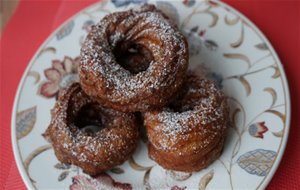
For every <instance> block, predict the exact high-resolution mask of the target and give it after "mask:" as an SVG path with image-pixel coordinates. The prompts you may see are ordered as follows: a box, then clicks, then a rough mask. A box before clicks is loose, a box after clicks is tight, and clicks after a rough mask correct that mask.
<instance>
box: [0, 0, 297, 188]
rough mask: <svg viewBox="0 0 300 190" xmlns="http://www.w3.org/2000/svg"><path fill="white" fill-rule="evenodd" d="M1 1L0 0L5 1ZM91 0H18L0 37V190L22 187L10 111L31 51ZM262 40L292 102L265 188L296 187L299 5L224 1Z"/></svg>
mask: <svg viewBox="0 0 300 190" xmlns="http://www.w3.org/2000/svg"><path fill="white" fill-rule="evenodd" d="M4 1H5V0H4ZM94 2H96V0H85V1H83V0H82V1H81V0H45V1H33V0H32V1H29V0H27V1H26V0H21V2H20V3H19V5H18V7H17V10H16V11H15V13H14V15H13V16H12V18H11V19H10V21H9V22H8V24H7V25H6V27H5V28H4V30H3V33H2V36H1V38H0V42H1V46H0V60H1V67H0V73H1V75H0V76H1V77H0V82H1V86H0V87H1V88H0V98H1V99H0V101H1V102H0V105H1V113H0V121H1V124H0V143H1V144H0V151H1V154H0V156H1V162H0V163H1V165H0V168H1V172H0V174H1V176H0V180H1V181H0V189H9V190H11V189H26V188H25V185H24V183H23V181H22V179H21V177H20V174H19V172H18V169H17V166H16V163H15V161H14V157H13V153H12V144H11V137H10V128H11V123H10V119H11V112H12V105H13V100H14V96H15V93H16V90H17V87H18V84H19V81H20V79H21V76H22V74H23V72H24V70H25V68H26V66H27V64H28V63H29V61H30V59H31V57H32V56H33V55H34V53H35V51H36V50H37V49H38V47H39V46H40V45H41V44H42V42H43V41H44V40H45V39H46V38H47V36H48V35H49V34H50V33H51V32H52V31H53V30H55V29H56V28H57V27H59V25H60V24H61V23H63V21H65V20H66V19H67V18H69V17H70V16H72V15H73V14H75V13H76V12H77V11H79V10H81V9H83V8H84V7H87V6H88V5H90V4H92V3H94ZM224 2H226V3H228V4H229V5H231V6H233V7H234V8H236V9H237V10H239V11H240V12H242V13H243V14H245V15H246V16H247V17H248V18H249V19H250V20H252V21H253V22H254V23H255V24H256V25H257V26H258V28H260V29H261V30H262V32H263V33H264V34H265V35H266V36H267V38H268V39H269V40H270V42H271V43H272V45H273V46H274V48H275V50H276V51H277V53H278V55H279V57H280V59H281V61H282V64H283V66H284V69H285V72H286V75H287V78H288V82H289V87H290V92H291V99H292V120H291V127H290V135H289V140H288V144H287V147H286V151H285V154H284V156H283V159H282V161H281V164H280V166H279V168H278V170H277V172H276V174H275V176H274V178H273V179H272V181H271V182H270V184H269V185H268V187H267V189H300V181H299V179H298V178H299V176H300V151H299V150H300V141H299V140H298V137H300V136H299V135H300V122H299V121H300V120H299V119H297V115H298V117H299V114H300V111H299V102H300V80H299V77H297V75H298V72H299V71H300V64H299V63H300V55H299V54H300V1H298V0H287V1H283V0H224Z"/></svg>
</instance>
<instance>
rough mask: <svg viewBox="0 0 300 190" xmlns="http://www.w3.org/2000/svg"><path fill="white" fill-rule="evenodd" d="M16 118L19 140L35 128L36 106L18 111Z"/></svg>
mask: <svg viewBox="0 0 300 190" xmlns="http://www.w3.org/2000/svg"><path fill="white" fill-rule="evenodd" d="M16 120H17V121H16V125H17V126H16V128H17V139H18V140H19V139H21V138H23V137H25V136H26V135H28V134H29V133H30V132H31V130H32V129H33V127H34V124H35V121H36V106H34V107H32V108H28V109H26V110H23V111H20V112H18V113H17V118H16Z"/></svg>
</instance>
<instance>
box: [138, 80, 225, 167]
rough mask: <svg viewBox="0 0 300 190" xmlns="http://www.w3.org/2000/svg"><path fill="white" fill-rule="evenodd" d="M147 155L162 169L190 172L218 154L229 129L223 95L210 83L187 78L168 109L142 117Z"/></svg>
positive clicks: (206, 163) (204, 164) (215, 157)
mask: <svg viewBox="0 0 300 190" xmlns="http://www.w3.org/2000/svg"><path fill="white" fill-rule="evenodd" d="M144 124H145V126H146V129H147V133H148V139H149V146H148V148H149V156H150V158H151V159H153V160H155V161H156V162H157V163H158V164H159V165H161V166H162V167H164V168H165V169H171V170H177V171H184V172H193V171H199V170H201V169H203V168H205V167H207V166H208V165H209V164H210V163H211V162H213V161H214V160H216V159H217V158H218V157H219V155H220V154H221V151H222V148H223V144H224V139H225V135H226V130H227V127H228V107H227V102H226V99H225V97H224V95H223V94H222V93H221V91H220V90H218V89H217V88H216V86H215V85H214V84H213V82H211V81H209V80H206V79H200V78H199V77H196V76H193V75H189V76H188V77H187V80H186V82H185V84H184V88H183V89H182V94H180V95H179V97H178V98H177V100H175V101H174V102H173V103H172V104H171V105H169V107H168V108H165V109H164V110H162V111H150V112H146V113H145V114H144Z"/></svg>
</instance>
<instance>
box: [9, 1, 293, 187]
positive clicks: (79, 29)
mask: <svg viewBox="0 0 300 190" xmlns="http://www.w3.org/2000/svg"><path fill="white" fill-rule="evenodd" d="M141 2H146V0H139V1H136V0H131V1H126V2H125V1H122V0H114V1H112V2H99V3H96V4H93V5H92V6H90V7H88V8H86V9H84V10H82V11H80V12H79V13H78V14H76V15H75V16H73V17H72V18H70V19H69V20H67V21H66V22H65V23H64V24H63V25H62V26H61V27H60V28H59V29H58V30H56V31H55V32H53V33H52V34H51V35H50V37H49V38H48V39H47V40H46V42H45V43H44V44H43V45H42V46H41V47H40V49H39V50H38V51H37V52H36V54H35V56H34V57H33V58H32V60H31V62H30V64H29V66H28V67H27V69H26V71H25V73H24V75H23V78H22V80H21V82H20V85H19V88H18V92H17V95H16V98H15V103H14V109H13V113H12V143H13V149H14V155H15V158H16V161H17V165H18V168H19V171H20V173H21V175H22V178H23V180H24V182H25V184H26V186H27V187H28V188H29V189H66V188H71V189H80V188H91V189H96V188H100V189H101V188H104V189H107V188H112V187H115V188H120V189H126V188H127V189H128V188H133V189H185V188H187V189H206V188H207V189H263V188H265V187H266V185H267V184H268V183H269V182H270V180H271V178H272V176H273V175H274V173H275V171H276V169H277V167H278V165H279V162H280V160H281V157H282V155H283V152H284V149H285V145H286V142H287V138H288V131H289V123H290V109H291V106H290V96H289V90H288V85H287V80H286V76H285V73H284V71H283V67H282V64H281V63H280V60H279V59H278V56H277V54H276V52H275V51H274V49H273V48H272V46H271V44H270V43H269V41H268V40H267V39H266V37H265V36H264V35H263V34H262V33H261V32H260V31H259V29H258V28H257V27H256V26H255V25H254V24H253V23H252V22H251V21H249V20H248V19H247V18H246V17H244V16H243V15H242V14H241V13H239V12H238V11H236V10H234V9H233V8H232V7H230V6H228V5H226V4H224V3H222V2H219V1H193V0H185V1H172V2H171V1H152V2H151V3H154V4H156V6H157V7H158V8H159V9H161V10H162V11H163V12H164V13H165V14H167V15H168V16H169V17H170V18H171V19H173V20H174V21H175V22H176V23H177V24H178V26H179V28H180V29H181V30H182V32H183V33H184V34H185V35H186V37H187V39H188V42H189V49H190V66H189V67H190V69H191V70H194V71H195V72H196V73H198V74H201V75H205V76H206V77H208V78H210V79H212V80H214V81H215V82H216V84H217V86H218V87H219V88H220V89H222V90H223V91H224V93H225V94H226V96H227V97H228V101H229V104H230V118H231V127H230V131H229V135H228V138H227V140H226V143H225V147H224V151H223V153H222V156H221V157H220V158H219V159H218V160H216V161H215V162H214V163H213V164H211V165H210V166H209V167H207V168H206V169H204V170H202V171H200V172H194V173H182V172H174V171H166V170H164V169H163V168H161V167H160V166H158V165H157V164H156V163H155V162H153V161H151V160H150V159H149V158H148V156H147V147H146V143H145V142H143V141H142V140H141V141H140V142H139V146H138V148H137V150H136V152H135V154H134V155H133V156H132V157H131V158H130V159H129V160H128V161H127V162H125V163H124V164H123V165H121V166H118V167H116V168H113V169H112V170H110V171H107V172H106V173H103V174H101V175H98V176H96V177H94V178H91V177H89V176H87V175H85V174H84V173H83V172H82V171H81V170H80V169H79V168H78V167H76V166H72V165H65V164H61V163H59V162H58V161H57V159H56V157H55V155H54V152H53V150H52V148H51V145H50V144H49V143H48V142H47V141H46V140H45V139H44V138H43V136H42V134H43V133H44V131H45V129H46V128H47V126H48V124H49V122H50V109H51V108H52V107H53V105H54V103H55V100H56V97H57V94H58V92H59V91H60V90H61V89H63V88H65V87H66V86H68V85H69V84H70V83H71V82H73V81H77V80H78V75H77V66H78V62H79V57H78V56H79V52H80V45H81V44H82V42H83V40H84V38H85V36H86V35H87V33H88V31H89V30H90V28H91V26H92V25H93V24H95V23H96V22H97V21H99V20H100V19H101V18H102V17H103V16H105V15H106V14H108V13H111V12H114V11H122V10H127V9H129V8H131V7H133V6H136V5H137V4H138V3H141Z"/></svg>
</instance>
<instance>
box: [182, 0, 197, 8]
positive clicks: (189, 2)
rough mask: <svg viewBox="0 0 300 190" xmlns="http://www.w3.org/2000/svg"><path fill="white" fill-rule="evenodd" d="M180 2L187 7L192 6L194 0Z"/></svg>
mask: <svg viewBox="0 0 300 190" xmlns="http://www.w3.org/2000/svg"><path fill="white" fill-rule="evenodd" d="M182 3H183V4H184V5H185V6H187V7H192V6H193V5H195V3H196V0H183V1H182Z"/></svg>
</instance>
